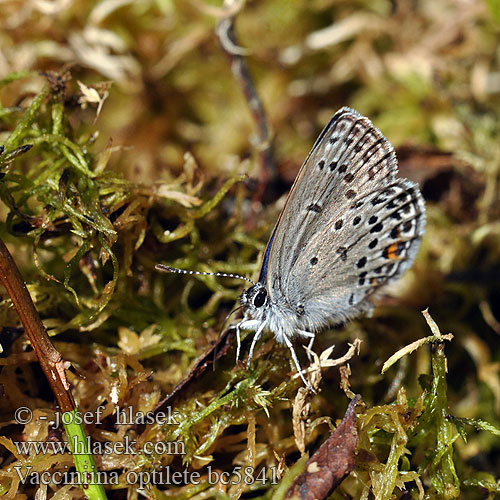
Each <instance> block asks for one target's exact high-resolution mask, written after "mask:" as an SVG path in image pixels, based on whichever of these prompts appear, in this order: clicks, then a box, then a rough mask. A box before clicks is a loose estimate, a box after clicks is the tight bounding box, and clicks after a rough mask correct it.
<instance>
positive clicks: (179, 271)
mask: <svg viewBox="0 0 500 500" xmlns="http://www.w3.org/2000/svg"><path fill="white" fill-rule="evenodd" d="M155 269H156V270H157V271H163V272H165V273H177V274H198V275H200V276H220V277H221V278H236V279H239V280H245V281H248V282H249V283H252V285H255V283H254V282H253V281H252V280H251V279H248V278H245V277H244V276H240V275H239V274H230V273H206V272H203V271H188V270H186V269H179V268H177V267H172V266H166V265H165V264H156V266H155Z"/></svg>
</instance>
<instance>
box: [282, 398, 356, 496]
mask: <svg viewBox="0 0 500 500" xmlns="http://www.w3.org/2000/svg"><path fill="white" fill-rule="evenodd" d="M360 399H361V396H359V395H356V396H355V397H354V399H353V400H352V401H351V403H350V404H349V406H348V408H347V411H346V413H345V415H344V418H343V419H342V422H340V424H339V426H338V427H337V428H336V429H335V430H334V431H333V432H332V434H331V435H330V437H329V438H328V439H327V440H326V441H325V442H324V443H323V444H322V445H321V446H320V448H319V450H318V451H317V452H316V453H315V454H314V455H313V456H312V457H311V458H310V459H309V460H308V462H307V464H306V468H305V471H304V472H303V473H302V474H300V476H298V477H297V478H296V479H295V481H294V482H293V484H292V486H291V488H290V489H289V490H288V492H287V494H286V496H285V498H286V499H289V500H299V499H300V500H321V499H323V498H326V497H328V495H329V494H330V493H331V492H332V491H333V490H334V489H335V488H336V487H337V486H338V485H339V484H340V483H341V482H342V480H343V479H344V478H345V477H346V476H347V475H348V474H349V473H350V472H351V471H352V470H353V469H354V461H355V455H354V454H355V450H356V445H357V444H358V430H357V428H356V413H355V412H354V408H355V407H356V404H357V403H358V402H359V400H360Z"/></svg>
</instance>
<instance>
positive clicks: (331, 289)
mask: <svg viewBox="0 0 500 500" xmlns="http://www.w3.org/2000/svg"><path fill="white" fill-rule="evenodd" d="M396 174H397V162H396V158H395V153H394V149H393V147H392V145H391V144H390V143H389V141H387V139H386V138H385V137H384V136H383V135H382V133H381V132H380V131H379V130H378V129H376V128H375V127H374V126H373V124H372V123H371V122H370V120H368V119H367V118H365V117H363V116H361V115H360V114H359V113H357V112H356V111H354V110H351V109H349V108H343V109H341V110H340V111H339V112H338V113H336V114H335V115H334V117H333V118H332V120H331V121H330V123H329V124H328V125H327V126H326V127H325V129H324V130H323V132H322V133H321V135H320V137H319V138H318V140H317V141H316V143H315V145H314V146H313V149H312V150H311V152H310V153H309V155H308V157H307V158H306V160H305V162H304V164H303V165H302V167H301V169H300V171H299V174H298V175H297V178H296V180H295V183H294V185H293V187H292V189H291V191H290V194H289V197H288V199H287V202H286V204H285V208H284V209H283V211H282V213H281V215H280V218H279V220H278V223H277V225H276V228H275V230H274V232H273V237H272V240H271V241H270V242H269V244H268V245H270V247H268V249H267V251H266V258H265V262H264V266H263V269H264V270H265V271H266V272H267V276H265V278H267V288H268V292H269V295H270V298H271V300H272V301H281V302H284V303H285V305H288V306H290V307H291V308H292V309H295V308H297V311H299V312H300V313H301V314H300V315H301V316H302V317H303V319H304V321H305V322H307V321H308V320H310V321H309V322H310V323H312V324H313V325H314V324H315V323H319V322H320V321H319V320H318V321H316V319H315V318H321V323H322V324H324V323H326V322H335V321H343V320H344V319H346V318H347V317H350V316H354V315H356V314H357V313H359V312H361V310H362V304H363V301H364V299H365V298H366V297H367V296H368V295H370V294H371V293H373V292H374V291H375V290H376V289H377V288H378V286H380V285H382V284H384V283H387V282H389V281H390V280H391V279H395V278H396V277H397V276H399V275H400V274H401V273H402V271H403V270H404V269H406V267H408V265H409V264H411V261H412V259H413V257H414V254H415V253H416V249H417V247H418V239H419V237H420V235H421V234H422V232H423V225H424V215H423V213H424V208H423V201H422V199H421V195H420V193H419V191H418V188H417V187H416V186H415V185H414V184H413V183H411V182H409V181H406V180H403V179H396ZM385 188H387V189H385ZM386 191H387V192H386ZM403 194H406V195H408V200H407V202H406V206H407V207H410V208H408V210H409V212H408V214H403V213H401V214H400V213H399V212H402V210H403V209H402V208H400V207H399V205H398V203H399V204H401V203H403V202H402V201H401V200H402V197H403ZM397 196H400V199H398V200H396V199H393V198H396V197H397ZM391 211H393V212H394V211H396V212H397V214H398V215H393V216H392V218H391V215H390V212H391ZM381 212H382V213H383V214H380V213H381ZM379 214H380V220H377V221H376V222H373V221H374V219H373V217H374V216H375V217H378V215H379ZM398 217H400V218H401V221H400V220H397V218H398ZM369 220H371V221H372V222H371V223H370V222H369ZM403 222H405V223H406V224H407V225H406V226H405V228H406V229H407V232H406V234H405V233H404V232H403V231H402V226H401V224H402V223H403ZM408 224H412V229H411V231H410V227H409V225H408ZM399 226H401V235H398V234H397V232H398V229H396V228H398V227H399ZM377 232H380V235H379V241H377V243H376V245H375V246H374V243H373V242H374V240H375V238H376V236H377V235H376V234H375V233H377ZM410 232H411V234H410ZM379 242H380V244H379ZM391 244H399V247H391V249H390V251H389V250H385V248H386V247H388V246H390V245H391ZM370 245H371V246H372V247H373V248H372V247H370ZM384 245H385V246H384ZM403 245H406V247H405V248H403ZM384 251H385V252H386V254H387V256H388V257H387V258H385V257H384V256H383V255H382V253H383V252H384ZM363 257H365V258H366V261H367V262H366V263H365V265H364V266H363V268H364V269H363V270H360V268H357V264H358V262H359V260H360V259H362V258H363ZM386 261H387V262H386ZM389 261H394V262H389ZM361 263H363V261H361ZM391 264H393V265H392V266H391ZM379 268H381V269H379ZM266 272H264V273H263V274H266ZM362 273H365V274H364V277H365V281H363V282H362V281H360V280H361V278H360V276H359V275H360V274H362ZM262 278H263V276H262V275H261V279H262ZM360 283H361V284H360ZM365 284H366V285H365ZM308 314H309V316H308ZM311 318H312V319H311ZM317 326H318V327H319V324H318V325H317Z"/></svg>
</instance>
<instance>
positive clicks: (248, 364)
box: [247, 323, 265, 368]
mask: <svg viewBox="0 0 500 500" xmlns="http://www.w3.org/2000/svg"><path fill="white" fill-rule="evenodd" d="M264 326H265V323H261V325H260V326H259V328H258V329H257V331H256V332H255V335H254V336H253V339H252V345H251V346H250V352H249V353H248V360H247V368H248V367H249V366H250V361H251V360H252V357H253V350H254V348H255V344H256V343H257V341H258V340H259V339H260V336H261V335H262V331H263V330H264Z"/></svg>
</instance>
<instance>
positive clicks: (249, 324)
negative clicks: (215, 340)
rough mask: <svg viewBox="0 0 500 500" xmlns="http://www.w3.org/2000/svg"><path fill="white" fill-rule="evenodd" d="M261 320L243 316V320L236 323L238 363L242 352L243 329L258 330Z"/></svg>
mask: <svg viewBox="0 0 500 500" xmlns="http://www.w3.org/2000/svg"><path fill="white" fill-rule="evenodd" d="M260 324H261V323H260V321H257V320H255V319H245V318H243V320H242V321H240V322H239V323H238V324H237V325H236V345H237V347H236V363H237V362H238V360H239V359H240V352H241V330H252V331H256V330H258V328H259V326H260Z"/></svg>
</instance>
